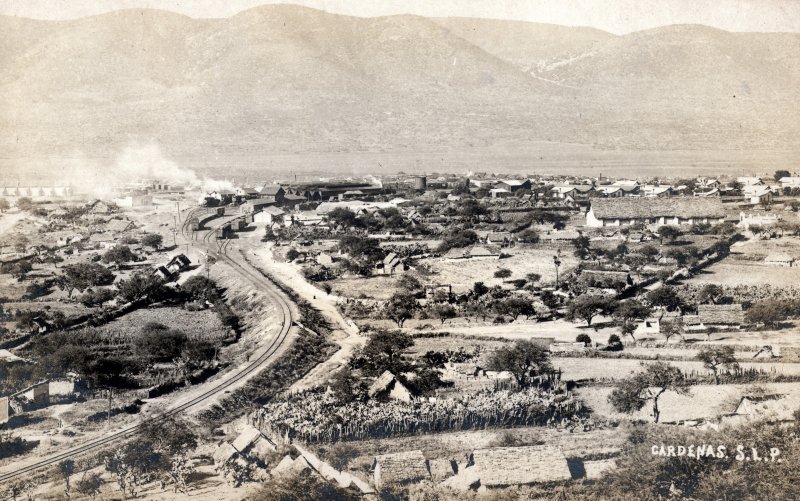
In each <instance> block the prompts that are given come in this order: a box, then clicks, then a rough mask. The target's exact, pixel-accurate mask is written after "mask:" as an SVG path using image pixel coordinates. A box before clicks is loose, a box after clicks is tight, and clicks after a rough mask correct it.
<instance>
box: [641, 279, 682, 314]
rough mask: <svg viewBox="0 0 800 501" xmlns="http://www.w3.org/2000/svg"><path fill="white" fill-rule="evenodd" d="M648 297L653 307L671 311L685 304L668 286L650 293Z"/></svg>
mask: <svg viewBox="0 0 800 501" xmlns="http://www.w3.org/2000/svg"><path fill="white" fill-rule="evenodd" d="M646 297H647V301H648V302H650V304H651V305H652V306H660V307H663V308H666V309H667V310H669V311H672V310H674V309H676V308H679V307H681V305H682V304H683V301H681V298H680V296H678V293H677V292H675V290H674V289H673V288H672V287H669V286H666V285H665V286H663V287H659V288H658V289H655V290H652V291H650V292H648V293H647V296H646Z"/></svg>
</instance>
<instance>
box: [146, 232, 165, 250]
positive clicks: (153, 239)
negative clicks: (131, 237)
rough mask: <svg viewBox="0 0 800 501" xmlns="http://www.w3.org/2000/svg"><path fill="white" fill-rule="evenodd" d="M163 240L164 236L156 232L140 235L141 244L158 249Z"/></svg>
mask: <svg viewBox="0 0 800 501" xmlns="http://www.w3.org/2000/svg"><path fill="white" fill-rule="evenodd" d="M163 242H164V237H162V236H161V235H159V234H158V233H148V234H146V235H145V236H143V237H142V245H144V246H145V247H152V248H153V249H156V250H158V249H159V248H161V244H162V243H163Z"/></svg>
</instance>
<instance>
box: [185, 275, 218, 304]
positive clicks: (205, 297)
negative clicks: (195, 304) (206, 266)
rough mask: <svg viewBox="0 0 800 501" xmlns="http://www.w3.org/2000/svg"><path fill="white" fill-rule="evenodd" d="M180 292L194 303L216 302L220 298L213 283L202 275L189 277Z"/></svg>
mask: <svg viewBox="0 0 800 501" xmlns="http://www.w3.org/2000/svg"><path fill="white" fill-rule="evenodd" d="M181 290H183V292H184V293H186V294H187V295H188V296H189V298H191V299H192V300H195V301H216V300H218V299H219V297H220V296H219V291H218V290H217V285H216V284H215V283H214V281H213V280H210V279H209V278H208V277H204V276H203V275H192V276H191V277H189V278H188V279H187V280H186V281H185V282H184V283H183V286H182V287H181Z"/></svg>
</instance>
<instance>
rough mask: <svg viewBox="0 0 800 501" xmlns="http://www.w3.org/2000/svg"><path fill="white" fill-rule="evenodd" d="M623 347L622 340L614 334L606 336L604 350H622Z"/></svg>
mask: <svg viewBox="0 0 800 501" xmlns="http://www.w3.org/2000/svg"><path fill="white" fill-rule="evenodd" d="M623 348H624V346H623V344H622V340H621V339H620V338H619V336H617V335H616V334H611V335H610V336H608V345H607V346H606V350H608V351H622V349H623Z"/></svg>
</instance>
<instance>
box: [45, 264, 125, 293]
mask: <svg viewBox="0 0 800 501" xmlns="http://www.w3.org/2000/svg"><path fill="white" fill-rule="evenodd" d="M63 271H64V274H63V275H62V276H61V277H60V279H59V281H58V283H59V287H61V289H62V290H65V291H67V294H68V296H69V297H72V292H73V291H74V290H78V291H79V292H83V291H84V290H86V289H88V288H89V287H97V286H102V285H110V284H111V283H112V282H114V273H112V272H111V270H109V269H107V268H106V267H105V266H102V265H100V264H97V263H77V264H70V265H67V266H65V267H64V268H63Z"/></svg>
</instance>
